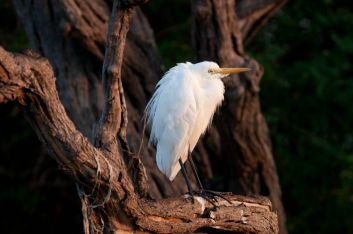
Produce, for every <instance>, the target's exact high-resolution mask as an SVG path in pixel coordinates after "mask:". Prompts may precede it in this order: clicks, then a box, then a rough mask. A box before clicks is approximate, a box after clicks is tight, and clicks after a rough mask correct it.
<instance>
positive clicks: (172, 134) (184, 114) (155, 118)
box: [147, 65, 199, 180]
mask: <svg viewBox="0 0 353 234" xmlns="http://www.w3.org/2000/svg"><path fill="white" fill-rule="evenodd" d="M175 68H178V69H174V70H173V69H171V70H170V71H169V73H167V74H166V75H165V76H164V77H163V79H162V80H161V81H160V82H159V88H158V90H157V91H156V93H155V95H154V97H153V98H152V99H153V101H152V100H151V101H152V103H151V104H148V106H147V107H148V110H149V112H150V114H149V118H151V119H149V122H151V124H152V129H151V136H150V141H151V142H152V143H153V144H156V145H157V155H156V160H157V165H158V167H159V169H160V170H161V171H162V172H163V173H164V174H166V175H167V176H168V177H169V179H170V180H173V179H174V177H175V176H176V174H177V173H178V172H179V170H180V165H179V163H178V160H179V159H180V158H181V157H182V159H183V161H185V160H186V156H187V151H188V141H189V138H190V135H191V132H192V129H193V126H194V125H195V122H196V117H197V110H198V108H197V106H198V100H197V98H196V97H198V95H197V92H198V91H199V86H198V83H197V81H196V80H195V79H192V77H191V76H190V73H189V70H188V69H180V68H181V67H180V66H179V65H178V66H177V67H175ZM184 68H185V67H184ZM151 101H150V102H151Z"/></svg>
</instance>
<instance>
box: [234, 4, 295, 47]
mask: <svg viewBox="0 0 353 234" xmlns="http://www.w3.org/2000/svg"><path fill="white" fill-rule="evenodd" d="M286 2H288V0H252V1H247V0H238V1H237V3H236V6H235V11H236V14H237V17H238V27H239V29H240V31H241V34H242V39H243V44H244V45H247V44H249V42H250V41H251V40H252V39H253V38H254V36H255V35H256V33H257V32H258V30H259V29H260V28H261V27H262V26H264V25H265V24H266V23H267V21H268V20H269V19H270V18H271V17H272V16H273V15H274V14H275V13H276V12H277V11H278V10H279V9H280V8H281V7H282V6H283V5H284V4H285V3H286Z"/></svg>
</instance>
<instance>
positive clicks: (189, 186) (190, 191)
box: [179, 158, 217, 208]
mask: <svg viewBox="0 0 353 234" xmlns="http://www.w3.org/2000/svg"><path fill="white" fill-rule="evenodd" d="M179 163H180V167H181V172H182V173H183V176H184V178H185V181H186V185H187V186H188V190H189V194H190V196H191V199H192V203H194V201H195V198H194V193H196V194H197V195H199V196H200V197H202V198H204V199H205V200H207V201H208V202H209V203H211V204H212V205H213V206H214V207H215V208H216V207H217V206H216V204H214V202H212V201H211V200H210V199H209V198H207V197H206V195H204V194H203V193H201V192H199V191H196V190H192V189H191V185H190V181H189V178H188V175H187V174H186V170H185V167H184V164H183V161H182V160H181V158H180V159H179ZM200 184H201V183H200Z"/></svg>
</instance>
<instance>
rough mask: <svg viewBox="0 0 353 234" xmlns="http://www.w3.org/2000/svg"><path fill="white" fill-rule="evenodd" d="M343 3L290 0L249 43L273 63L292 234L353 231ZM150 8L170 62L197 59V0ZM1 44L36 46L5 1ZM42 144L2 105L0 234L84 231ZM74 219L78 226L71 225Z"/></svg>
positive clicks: (351, 23)
mask: <svg viewBox="0 0 353 234" xmlns="http://www.w3.org/2000/svg"><path fill="white" fill-rule="evenodd" d="M345 2H347V1H334V0H316V1H307V0H296V1H290V2H289V3H287V4H286V5H285V6H284V7H283V8H282V9H281V10H280V11H279V12H278V13H277V14H276V15H275V16H274V17H273V18H272V19H271V20H270V21H269V23H268V24H267V25H266V26H265V27H263V28H262V29H261V30H260V31H259V33H258V34H257V36H256V38H255V39H254V40H253V41H252V42H251V43H250V44H249V45H247V46H246V47H245V50H246V52H247V53H248V54H249V55H251V56H252V57H254V58H255V59H256V60H258V61H259V62H260V63H261V64H262V65H263V66H264V68H265V74H264V76H263V79H262V81H261V92H260V95H261V105H262V112H263V114H264V115H265V117H266V120H267V123H268V125H269V127H270V131H271V137H272V141H273V152H274V156H275V160H276V163H277V168H278V173H279V178H280V183H281V186H282V192H283V202H284V206H285V209H286V213H287V227H288V231H289V233H291V234H292V233H293V234H294V233H298V234H303V233H308V234H309V233H353V132H352V129H353V69H352V68H351V64H352V62H353V10H352V7H350V6H349V5H345ZM143 10H144V12H145V13H146V15H147V17H148V18H149V20H150V23H151V25H152V27H153V28H154V32H155V36H156V40H157V44H158V48H159V51H160V53H161V55H162V58H163V61H164V64H165V67H166V69H168V68H170V67H172V66H174V64H175V63H177V62H184V61H191V62H193V60H194V59H193V58H194V55H193V51H192V47H191V40H190V25H191V19H190V5H189V1H187V0H178V1H177V0H174V1H164V0H151V1H150V2H149V3H148V4H147V5H145V6H143ZM0 45H2V46H3V47H5V49H7V50H10V51H18V50H19V49H20V48H28V47H30V44H29V42H28V39H27V37H26V35H25V32H24V30H23V28H22V26H21V24H20V23H19V21H18V19H17V17H16V15H15V12H14V9H13V7H12V4H11V2H10V1H6V0H0ZM24 149H25V151H23V150H24ZM40 150H42V149H41V147H40V144H39V142H38V139H37V137H36V135H35V133H34V132H33V130H32V129H31V127H30V126H29V125H28V124H27V122H26V121H25V120H24V118H23V117H22V115H21V113H20V112H19V109H18V108H17V107H16V106H15V105H13V104H6V105H1V106H0V155H1V156H0V210H1V220H0V232H1V233H24V232H26V231H28V230H37V231H38V232H44V230H45V228H48V229H49V230H50V231H49V232H52V233H59V232H61V231H65V232H68V233H73V232H77V231H78V232H82V227H81V217H80V215H79V214H80V203H79V201H78V199H77V198H76V197H74V198H72V196H71V194H75V186H74V184H73V183H72V182H67V179H66V178H65V175H63V174H62V173H60V172H58V169H57V166H56V165H55V162H54V161H53V160H52V159H50V158H49V157H44V158H41V159H38V157H37V155H38V154H39V152H40ZM24 152H25V153H24ZM40 160H42V161H40ZM38 164H40V169H39V171H37V172H36V171H35V170H34V169H33V168H34V167H35V165H38ZM43 174H44V175H43ZM42 177H45V178H42ZM40 179H42V180H40ZM37 181H44V182H43V184H39V183H38V182H37ZM63 181H64V182H63ZM63 183H64V184H63ZM67 213H69V214H72V215H71V216H69V215H66V214H67ZM11 222H12V223H11ZM69 223H70V224H71V223H75V224H77V225H76V227H75V229H73V230H71V231H68V230H70V228H69ZM3 231H5V232H3Z"/></svg>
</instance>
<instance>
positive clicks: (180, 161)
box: [179, 158, 194, 203]
mask: <svg viewBox="0 0 353 234" xmlns="http://www.w3.org/2000/svg"><path fill="white" fill-rule="evenodd" d="M179 163H180V167H181V172H182V173H183V176H184V179H185V182H186V185H187V186H188V190H189V194H190V196H191V198H192V203H194V194H192V189H191V185H190V181H189V177H188V175H187V174H186V171H185V167H184V164H183V161H182V160H181V158H179Z"/></svg>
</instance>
